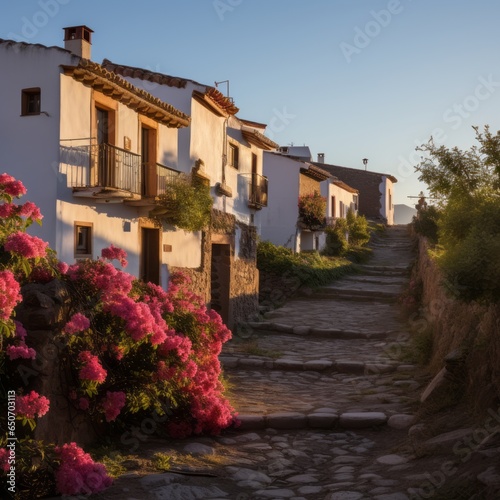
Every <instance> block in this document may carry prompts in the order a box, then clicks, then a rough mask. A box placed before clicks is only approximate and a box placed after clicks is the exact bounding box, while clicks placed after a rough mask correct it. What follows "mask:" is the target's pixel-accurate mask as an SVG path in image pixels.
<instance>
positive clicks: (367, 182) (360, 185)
mask: <svg viewBox="0 0 500 500" xmlns="http://www.w3.org/2000/svg"><path fill="white" fill-rule="evenodd" d="M313 164H314V165H316V166H318V167H320V168H322V169H323V170H326V171H327V172H330V174H332V175H333V176H335V177H337V178H338V179H341V180H342V181H343V182H345V183H347V184H348V185H349V186H351V188H354V189H355V190H357V191H358V192H359V205H358V210H359V214H360V215H364V216H365V217H366V218H367V219H372V220H375V221H381V222H383V223H384V224H388V225H390V226H392V225H393V224H394V203H393V200H394V184H395V183H396V182H398V180H397V179H396V178H395V177H394V176H392V175H390V174H382V173H379V172H372V171H370V170H361V169H357V168H348V167H341V166H338V165H330V164H327V163H325V159H324V155H322V154H320V155H318V161H317V162H313Z"/></svg>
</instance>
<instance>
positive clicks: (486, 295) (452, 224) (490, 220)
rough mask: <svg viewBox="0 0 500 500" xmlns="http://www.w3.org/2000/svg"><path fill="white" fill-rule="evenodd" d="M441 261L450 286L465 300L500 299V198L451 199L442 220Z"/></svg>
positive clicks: (447, 284) (439, 258)
mask: <svg viewBox="0 0 500 500" xmlns="http://www.w3.org/2000/svg"><path fill="white" fill-rule="evenodd" d="M439 228H440V244H442V246H443V249H444V250H443V252H442V253H441V254H440V255H439V257H438V263H439V264H440V266H441V267H442V269H443V272H444V274H445V277H446V286H447V288H448V289H449V290H450V291H451V292H452V293H453V294H454V295H455V296H457V297H458V298H461V299H463V300H467V301H469V300H477V301H487V302H491V301H492V302H496V301H498V300H500V257H499V256H500V198H499V196H498V195H496V194H486V193H481V194H476V195H475V196H474V197H464V198H461V199H452V200H450V201H449V203H448V205H447V206H446V209H445V210H444V211H443V215H442V217H441V219H440V222H439Z"/></svg>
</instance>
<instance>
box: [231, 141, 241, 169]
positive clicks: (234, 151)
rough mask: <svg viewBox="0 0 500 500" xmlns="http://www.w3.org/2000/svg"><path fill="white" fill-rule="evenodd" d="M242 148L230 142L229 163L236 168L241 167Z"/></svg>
mask: <svg viewBox="0 0 500 500" xmlns="http://www.w3.org/2000/svg"><path fill="white" fill-rule="evenodd" d="M239 156H240V150H239V148H238V146H235V145H234V144H229V165H230V166H231V167H234V168H238V167H239Z"/></svg>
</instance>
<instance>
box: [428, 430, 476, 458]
mask: <svg viewBox="0 0 500 500" xmlns="http://www.w3.org/2000/svg"><path fill="white" fill-rule="evenodd" d="M473 433H474V429H472V428H466V429H457V430H455V431H451V432H445V433H444V434H440V435H439V436H435V437H433V438H431V439H428V440H427V441H425V442H424V443H423V446H424V449H425V450H426V451H428V452H433V453H449V452H451V451H452V450H453V447H454V446H455V444H456V443H460V442H463V440H464V438H466V437H467V436H470V435H472V434H473ZM464 447H465V445H464V446H462V447H461V448H464ZM467 449H468V448H467Z"/></svg>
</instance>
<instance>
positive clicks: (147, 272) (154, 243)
mask: <svg viewBox="0 0 500 500" xmlns="http://www.w3.org/2000/svg"><path fill="white" fill-rule="evenodd" d="M141 279H142V280H143V281H145V282H146V283H148V282H151V283H154V284H156V285H159V284H160V230H159V229H156V228H150V227H142V228H141Z"/></svg>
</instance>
